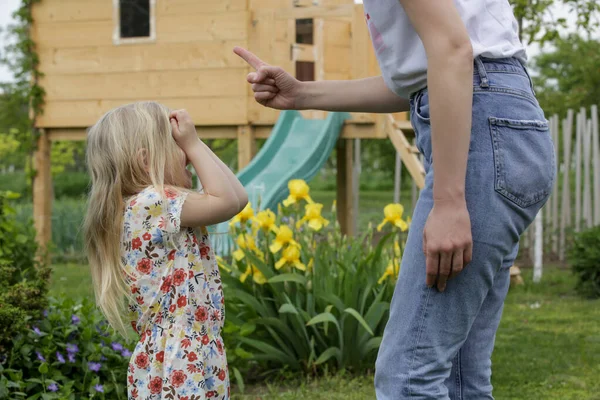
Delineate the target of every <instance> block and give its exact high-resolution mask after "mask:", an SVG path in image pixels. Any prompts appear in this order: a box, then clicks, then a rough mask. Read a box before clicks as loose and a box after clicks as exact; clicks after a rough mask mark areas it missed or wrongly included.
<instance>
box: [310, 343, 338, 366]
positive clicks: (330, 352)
mask: <svg viewBox="0 0 600 400" xmlns="http://www.w3.org/2000/svg"><path fill="white" fill-rule="evenodd" d="M331 357H335V358H337V359H338V360H339V359H341V358H342V353H341V351H340V349H339V348H338V347H330V348H328V349H327V350H325V351H324V352H322V353H321V355H320V356H319V358H317V360H316V361H315V365H319V364H323V363H324V362H325V361H327V360H329V359H330V358H331Z"/></svg>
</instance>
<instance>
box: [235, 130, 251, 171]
mask: <svg viewBox="0 0 600 400" xmlns="http://www.w3.org/2000/svg"><path fill="white" fill-rule="evenodd" d="M237 141H238V170H240V171H241V170H242V169H243V168H245V167H246V166H247V165H248V164H250V161H252V157H253V156H254V145H255V142H254V131H253V128H252V127H251V126H250V125H240V126H238V133H237Z"/></svg>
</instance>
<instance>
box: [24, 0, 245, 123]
mask: <svg viewBox="0 0 600 400" xmlns="http://www.w3.org/2000/svg"><path fill="white" fill-rule="evenodd" d="M113 11H114V10H113V2H112V1H110V0H102V1H98V0H44V1H42V2H40V3H36V5H35V6H34V10H33V17H34V21H35V24H34V29H33V35H34V39H35V41H36V43H37V46H38V52H39V54H40V69H41V71H42V72H43V73H44V74H45V76H44V78H43V79H42V80H41V84H42V85H43V87H44V88H45V89H46V106H45V112H44V115H42V116H41V117H40V118H39V122H38V123H39V126H40V127H60V128H69V127H86V126H90V125H92V124H93V123H94V122H95V121H96V120H97V119H98V118H99V117H100V116H101V114H102V113H104V112H105V111H107V110H109V109H110V108H113V107H116V106H119V105H121V104H124V103H128V102H131V101H137V100H157V101H160V102H163V103H164V104H165V105H167V106H168V107H172V108H186V109H188V110H189V111H190V113H191V114H192V117H193V119H194V120H195V122H196V123H197V124H198V125H232V124H233V125H235V124H246V123H247V122H248V117H247V107H246V101H247V100H246V94H247V84H246V81H245V76H246V75H247V73H248V68H247V67H246V65H245V64H244V62H243V61H242V60H239V59H238V57H237V56H236V55H235V54H233V53H232V49H233V47H234V46H236V45H241V46H247V45H248V30H249V26H250V13H249V11H248V8H247V0H220V1H213V0H169V1H162V0H158V1H156V9H155V14H156V40H155V42H154V43H139V44H121V45H115V44H114V43H113V29H114V25H115V21H114V20H113Z"/></svg>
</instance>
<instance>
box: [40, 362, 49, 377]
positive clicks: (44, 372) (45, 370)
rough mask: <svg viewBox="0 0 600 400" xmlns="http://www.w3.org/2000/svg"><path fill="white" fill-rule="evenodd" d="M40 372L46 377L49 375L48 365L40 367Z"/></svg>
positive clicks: (44, 364)
mask: <svg viewBox="0 0 600 400" xmlns="http://www.w3.org/2000/svg"><path fill="white" fill-rule="evenodd" d="M38 371H40V374H42V375H46V374H47V373H48V364H47V363H42V364H41V365H40V366H39V367H38Z"/></svg>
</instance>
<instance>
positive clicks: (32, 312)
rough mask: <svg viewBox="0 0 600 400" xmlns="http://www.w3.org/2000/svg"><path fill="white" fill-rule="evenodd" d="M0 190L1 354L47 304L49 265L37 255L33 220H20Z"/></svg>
mask: <svg viewBox="0 0 600 400" xmlns="http://www.w3.org/2000/svg"><path fill="white" fill-rule="evenodd" d="M16 198H18V195H16V194H14V193H10V192H0V356H2V354H5V353H6V352H7V351H9V350H8V349H9V348H10V342H11V339H12V338H13V336H14V335H16V334H17V333H18V332H20V331H21V330H23V329H24V328H25V327H26V326H27V323H28V320H29V319H31V318H39V317H41V313H42V310H43V309H44V308H45V307H46V293H47V282H48V277H49V269H48V268H46V267H45V266H43V265H39V264H38V263H37V261H36V259H35V257H36V253H37V244H36V241H35V231H34V229H33V227H32V224H31V223H30V221H28V222H29V223H27V222H24V223H19V222H18V221H17V219H16V215H15V210H14V209H13V208H12V207H10V205H9V200H14V199H16Z"/></svg>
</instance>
